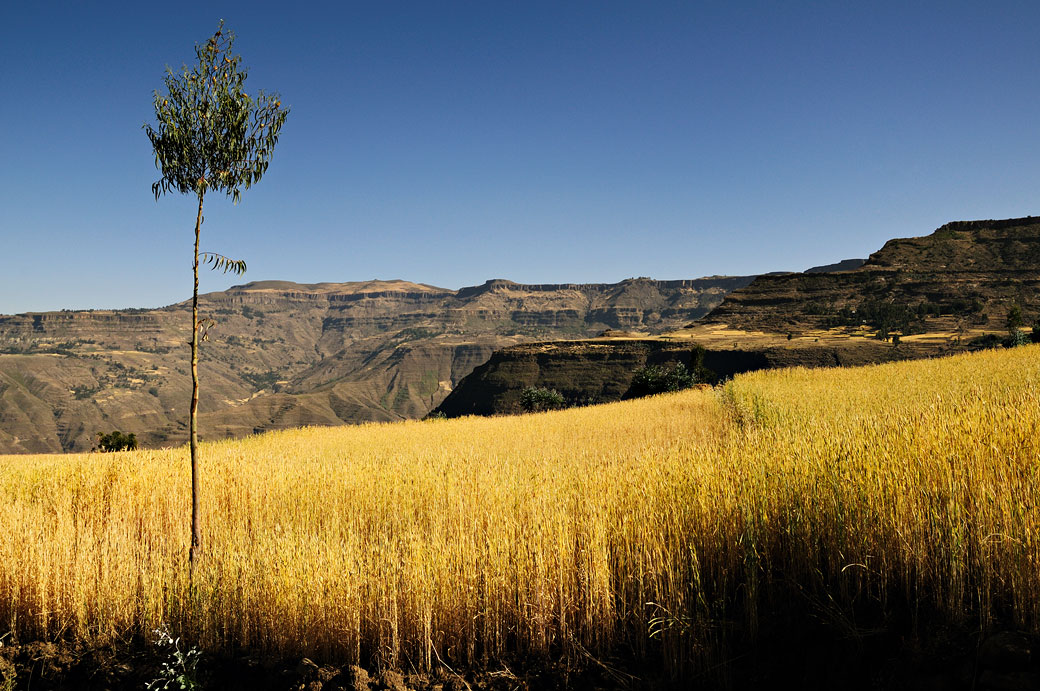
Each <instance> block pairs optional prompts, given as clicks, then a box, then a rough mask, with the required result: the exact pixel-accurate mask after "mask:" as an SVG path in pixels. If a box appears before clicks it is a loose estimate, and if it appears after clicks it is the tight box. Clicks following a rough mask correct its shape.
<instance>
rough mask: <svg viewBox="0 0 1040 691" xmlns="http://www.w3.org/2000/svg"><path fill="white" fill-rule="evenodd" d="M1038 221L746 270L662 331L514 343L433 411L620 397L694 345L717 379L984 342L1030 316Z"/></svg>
mask: <svg viewBox="0 0 1040 691" xmlns="http://www.w3.org/2000/svg"><path fill="white" fill-rule="evenodd" d="M1038 289H1040V218H1035V217H1028V218H1017V219H1008V220H1001V221H966V222H955V223H948V224H946V225H944V226H942V227H941V228H939V229H937V230H936V231H935V232H934V233H932V234H931V235H928V236H925V237H919V238H905V239H895V240H890V241H888V242H887V243H886V244H885V246H884V247H882V248H881V249H880V250H879V251H878V252H875V253H874V254H872V255H871V256H870V258H869V259H867V260H861V259H848V260H845V261H842V262H838V263H836V264H830V265H826V266H819V267H813V268H811V269H809V270H807V271H806V272H804V273H778V274H765V275H762V276H758V277H757V278H755V280H754V281H752V282H751V283H750V284H749V285H746V286H743V287H740V288H737V289H735V290H734V291H733V292H731V293H729V294H728V295H727V296H726V298H725V299H724V300H723V301H722V303H721V304H720V305H719V306H718V307H716V308H715V309H714V310H712V311H711V312H710V313H709V314H708V315H707V316H705V317H704V318H703V319H701V320H700V321H698V322H696V323H692V324H689V325H688V326H687V328H686V329H683V330H680V331H677V332H673V333H671V334H669V335H668V336H667V337H666V338H656V339H650V340H632V339H599V340H590V341H581V342H570V343H537V344H523V345H517V346H514V347H510V348H506V349H503V350H502V351H499V352H497V353H495V354H494V355H493V356H492V358H491V359H490V360H489V361H488V362H487V363H486V364H484V365H482V366H480V367H478V368H477V369H476V370H474V372H473V373H472V374H471V375H469V376H468V377H466V378H465V379H464V380H463V381H462V382H461V383H460V384H459V385H458V386H457V387H456V388H455V389H454V390H453V391H452V393H451V395H449V396H448V397H447V398H446V399H445V400H444V402H443V403H441V404H440V406H439V408H438V410H439V411H440V412H442V413H444V414H445V415H448V416H450V417H453V416H457V415H468V414H475V415H490V414H497V413H510V412H517V411H518V410H519V401H520V395H521V392H522V391H523V390H524V389H525V388H527V387H546V388H552V389H556V390H557V391H558V392H559V393H561V394H562V395H563V396H564V398H565V399H567V401H568V402H569V403H571V404H574V403H579V404H580V403H585V402H599V401H611V400H618V399H620V398H621V397H622V396H623V395H624V394H625V392H626V391H627V390H628V387H629V386H630V385H631V382H632V378H633V375H634V373H635V371H636V370H637V369H639V368H641V367H644V366H646V365H648V364H664V363H674V362H683V363H688V362H689V361H690V353H691V348H692V347H693V346H694V345H695V344H696V345H699V346H701V347H704V348H706V349H707V353H706V356H705V365H706V366H707V367H708V368H709V369H712V370H714V371H715V372H716V373H717V374H718V375H720V376H729V375H732V374H735V373H738V372H745V371H750V370H754V369H763V368H769V367H785V366H792V365H803V366H810V367H819V366H834V365H862V364H868V363H873V362H884V361H888V360H896V359H906V358H917V357H931V356H935V355H939V354H943V353H949V352H956V351H957V350H964V349H970V348H973V347H982V346H983V345H990V346H991V345H993V343H994V342H995V341H997V342H999V338H1000V337H1001V336H1003V335H1006V333H1007V315H1008V311H1009V309H1010V308H1011V306H1012V305H1018V306H1019V308H1020V310H1021V312H1022V315H1023V326H1025V327H1026V328H1027V329H1028V327H1029V325H1031V324H1032V323H1033V322H1034V320H1036V319H1037V318H1038V317H1040V291H1038Z"/></svg>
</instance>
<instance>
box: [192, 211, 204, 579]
mask: <svg viewBox="0 0 1040 691" xmlns="http://www.w3.org/2000/svg"><path fill="white" fill-rule="evenodd" d="M203 196H204V193H202V192H200V193H199V214H198V216H197V217H196V218H195V256H194V261H193V263H192V270H193V273H194V278H195V285H194V289H193V290H192V292H191V408H190V413H189V421H188V429H189V434H190V446H191V547H190V548H189V549H188V571H189V577H192V576H194V574H195V558H196V556H198V554H197V553H198V551H199V549H200V546H201V544H202V526H201V525H199V430H198V426H199V425H198V416H199V231H200V230H201V229H202V197H203Z"/></svg>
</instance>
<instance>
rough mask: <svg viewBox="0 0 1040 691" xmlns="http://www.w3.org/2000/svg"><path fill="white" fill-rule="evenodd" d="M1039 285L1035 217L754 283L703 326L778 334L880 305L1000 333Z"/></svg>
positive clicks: (1039, 297)
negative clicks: (844, 265)
mask: <svg viewBox="0 0 1040 691" xmlns="http://www.w3.org/2000/svg"><path fill="white" fill-rule="evenodd" d="M1038 288H1040V218H1037V217H1026V218H1016V219H1007V220H1001V221H959V222H954V223H947V224H946V225H944V226H942V227H941V228H939V229H937V230H936V231H935V232H933V233H932V234H931V235H928V236H925V237H918V238H903V239H895V240H889V241H888V242H887V243H885V246H884V247H882V248H881V249H880V250H879V251H878V252H875V253H874V254H872V255H871V256H870V258H869V259H868V260H867V261H866V263H864V264H863V265H862V266H860V267H858V268H854V269H852V270H849V271H836V272H822V273H801V274H772V275H763V276H759V277H757V278H756V279H755V280H754V281H753V282H752V283H751V284H750V285H748V286H745V287H743V288H740V289H738V290H735V291H733V292H732V293H730V294H729V295H727V296H726V299H725V300H723V302H722V304H721V305H719V306H718V307H716V308H715V309H714V310H712V312H711V313H710V314H709V315H708V316H707V317H706V318H705V320H704V322H705V323H706V324H728V325H730V326H732V327H734V328H738V329H744V330H759V331H767V332H781V333H782V332H785V331H791V330H795V331H797V330H800V329H816V328H825V327H830V326H844V325H852V324H853V323H854V321H855V315H857V314H859V315H862V314H863V312H864V310H866V311H867V312H870V311H871V310H876V309H878V307H879V306H880V307H881V309H884V310H887V311H888V312H890V313H895V312H900V311H906V310H914V311H915V312H916V313H917V316H916V317H914V318H913V320H912V323H911V324H909V326H911V328H912V329H923V330H928V329H929V327H931V328H932V329H937V328H939V329H941V328H946V329H956V328H958V327H960V326H964V325H967V326H969V327H973V326H974V327H981V326H984V325H987V324H989V325H992V327H993V328H994V329H996V330H999V329H1000V328H1002V325H1003V323H1004V320H1005V318H1006V316H1007V311H1008V308H1009V307H1010V305H1012V304H1018V305H1019V306H1020V307H1021V309H1022V312H1023V314H1024V316H1025V317H1026V324H1029V323H1032V321H1033V320H1034V319H1035V318H1037V317H1038V316H1040V292H1038ZM867 318H868V320H869V319H870V316H869V315H868V316H867ZM929 320H931V322H930V323H929ZM860 321H862V319H860Z"/></svg>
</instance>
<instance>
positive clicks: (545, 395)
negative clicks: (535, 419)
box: [520, 386, 566, 413]
mask: <svg viewBox="0 0 1040 691" xmlns="http://www.w3.org/2000/svg"><path fill="white" fill-rule="evenodd" d="M565 406H566V401H564V399H563V395H562V394H561V393H560V392H559V391H557V390H556V389H547V388H545V387H534V386H528V387H527V388H526V389H524V390H523V393H521V394H520V407H521V408H523V409H524V411H525V412H528V413H537V412H539V411H542V410H559V409H560V408H563V407H565Z"/></svg>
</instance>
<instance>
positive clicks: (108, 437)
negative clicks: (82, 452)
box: [92, 430, 137, 453]
mask: <svg viewBox="0 0 1040 691" xmlns="http://www.w3.org/2000/svg"><path fill="white" fill-rule="evenodd" d="M97 437H98V443H97V446H96V447H94V449H92V450H95V451H101V452H102V453H105V452H109V451H134V450H135V449H137V435H136V434H134V433H133V432H131V433H130V434H123V433H122V432H120V431H119V430H116V431H114V432H109V433H108V434H103V433H101V432H98V433H97Z"/></svg>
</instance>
